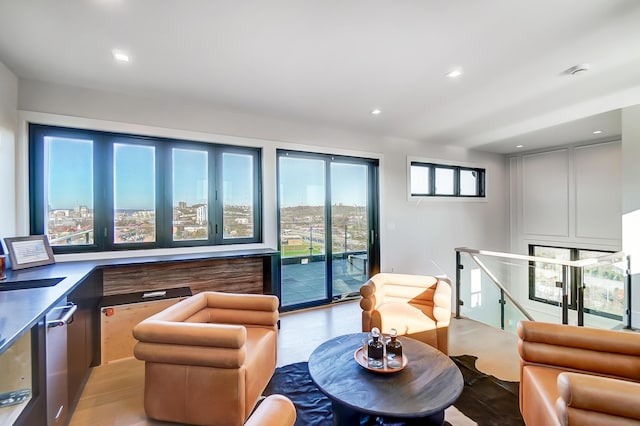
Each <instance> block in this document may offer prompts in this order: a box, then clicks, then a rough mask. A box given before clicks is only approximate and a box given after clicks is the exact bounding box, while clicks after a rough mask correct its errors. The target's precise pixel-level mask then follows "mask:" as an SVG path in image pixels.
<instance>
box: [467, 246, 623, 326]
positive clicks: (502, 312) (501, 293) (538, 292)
mask: <svg viewBox="0 0 640 426" xmlns="http://www.w3.org/2000/svg"><path fill="white" fill-rule="evenodd" d="M456 264H457V270H456V282H455V285H456V294H457V305H456V318H460V317H466V318H469V319H473V320H476V321H479V322H483V323H485V324H488V325H491V326H493V327H496V328H501V329H503V330H507V331H510V332H515V330H516V326H517V324H518V322H519V321H520V320H532V321H545V322H555V323H562V324H576V325H579V326H582V325H587V326H590V327H596V328H630V327H631V306H630V297H629V295H630V285H631V282H630V279H629V276H628V274H627V273H626V272H627V270H628V265H629V257H628V256H626V255H625V254H624V253H622V252H618V253H608V254H604V255H602V256H598V257H590V258H584V259H578V260H563V259H558V258H546V257H541V256H527V255H519V254H512V253H500V252H493V251H487V250H476V249H469V248H457V249H456Z"/></svg>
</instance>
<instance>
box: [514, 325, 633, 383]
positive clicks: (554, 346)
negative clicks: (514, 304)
mask: <svg viewBox="0 0 640 426" xmlns="http://www.w3.org/2000/svg"><path fill="white" fill-rule="evenodd" d="M518 336H519V337H520V341H519V342H518V352H519V353H520V359H521V362H522V364H523V365H527V364H540V365H546V366H551V367H555V368H560V369H568V370H574V371H578V372H580V371H585V372H593V373H596V374H600V375H608V376H616V377H619V378H625V379H631V380H635V381H640V334H637V333H631V332H625V331H614V330H601V329H595V328H586V327H577V326H571V325H561V324H549V323H541V322H533V321H520V322H519V323H518Z"/></svg>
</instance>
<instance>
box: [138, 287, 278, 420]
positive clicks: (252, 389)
mask: <svg viewBox="0 0 640 426" xmlns="http://www.w3.org/2000/svg"><path fill="white" fill-rule="evenodd" d="M277 321H278V298H277V297H275V296H267V295H256V294H228V293H217V292H202V293H198V294H196V295H195V296H192V297H190V298H188V299H185V300H183V301H181V302H178V303H176V304H175V305H173V306H170V307H169V308H167V309H165V310H164V311H161V312H159V313H157V314H155V315H153V316H151V317H149V318H147V319H146V320H144V321H142V322H140V323H139V324H138V325H136V326H135V327H134V329H133V335H134V337H135V338H136V339H138V343H136V346H135V347H134V355H135V357H136V358H138V359H140V360H144V361H145V388H144V408H145V412H146V413H147V415H148V416H149V417H151V418H153V419H157V420H163V421H170V422H177V423H183V424H184V423H186V424H196V425H214V426H227V425H229V426H239V425H242V424H243V423H244V422H245V421H246V420H247V418H248V417H249V414H250V413H251V411H252V410H253V408H254V407H255V406H256V403H257V402H258V399H259V398H260V395H261V394H262V392H263V390H264V389H265V387H266V385H267V383H269V380H270V379H271V376H272V375H273V372H274V370H275V366H276V351H277Z"/></svg>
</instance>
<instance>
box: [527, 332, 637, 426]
mask: <svg viewBox="0 0 640 426" xmlns="http://www.w3.org/2000/svg"><path fill="white" fill-rule="evenodd" d="M518 336H519V337H520V340H519V342H518V351H519V352H520V411H521V413H522V417H523V418H524V421H525V423H526V424H527V425H531V426H537V425H545V426H546V425H580V426H584V425H607V426H617V425H619V426H622V425H638V424H640V404H638V401H640V334H638V333H634V332H625V331H613V330H600V329H593V328H586V327H576V326H570V325H559V324H548V323H539V322H532V321H521V322H520V323H518Z"/></svg>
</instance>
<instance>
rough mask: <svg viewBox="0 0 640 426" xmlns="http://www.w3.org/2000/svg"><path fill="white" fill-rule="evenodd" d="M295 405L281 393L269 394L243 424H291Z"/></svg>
mask: <svg viewBox="0 0 640 426" xmlns="http://www.w3.org/2000/svg"><path fill="white" fill-rule="evenodd" d="M295 422H296V407H295V406H294V405H293V402H291V400H290V399H289V398H287V397H286V396H283V395H278V394H274V395H269V396H268V397H266V398H265V399H264V400H263V401H262V402H261V403H260V405H258V408H256V410H255V411H254V412H253V414H251V417H249V420H247V423H245V426H293V425H294V424H295Z"/></svg>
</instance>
